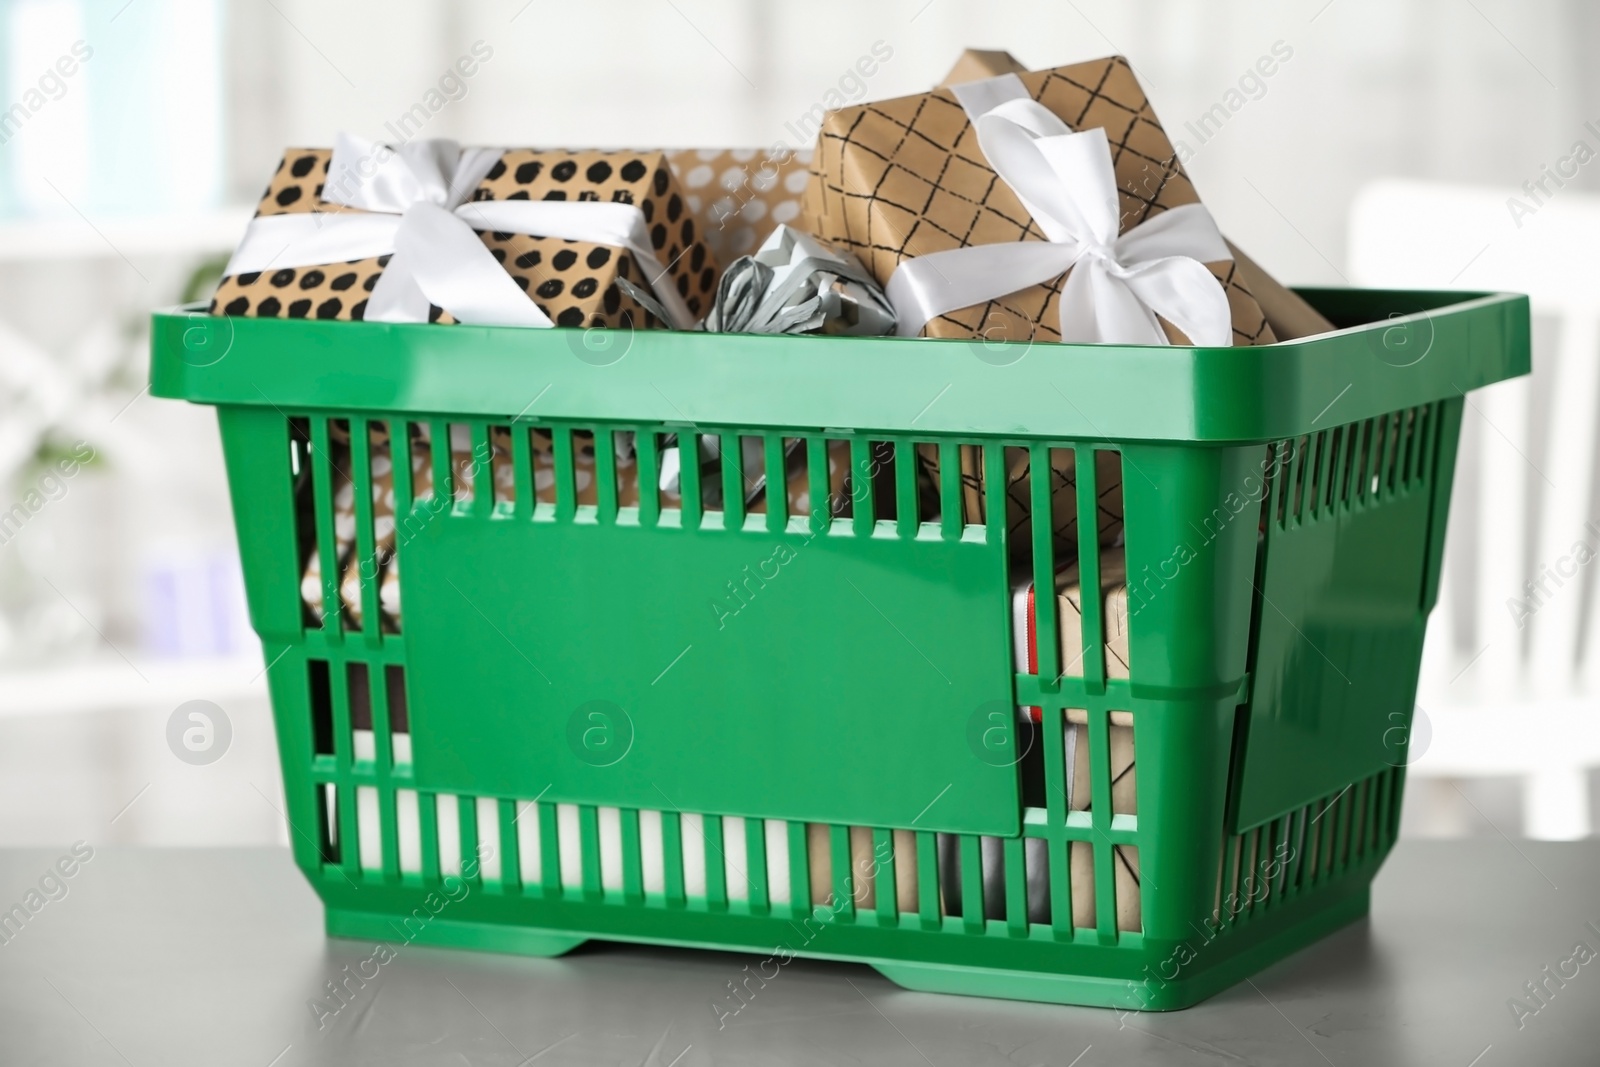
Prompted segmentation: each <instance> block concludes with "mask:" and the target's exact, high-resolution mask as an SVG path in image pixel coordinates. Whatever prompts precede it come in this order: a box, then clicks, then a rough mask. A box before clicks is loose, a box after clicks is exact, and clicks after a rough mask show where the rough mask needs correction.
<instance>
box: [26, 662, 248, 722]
mask: <svg viewBox="0 0 1600 1067" xmlns="http://www.w3.org/2000/svg"><path fill="white" fill-rule="evenodd" d="M263 666H264V664H263V663H262V661H261V657H260V656H259V655H250V656H239V657H230V658H226V659H222V658H216V659H172V660H135V661H134V665H133V666H130V665H129V663H128V662H127V661H126V660H123V659H122V658H120V657H118V656H115V655H110V656H100V657H96V658H94V659H92V660H87V661H80V662H68V663H62V664H58V665H53V666H50V667H45V668H41V669H38V670H13V671H5V672H0V718H12V717H17V716H25V715H61V714H70V713H74V712H97V711H118V710H125V709H129V708H143V707H152V706H158V707H167V708H176V707H177V706H178V705H179V704H182V703H184V702H185V701H188V700H210V701H213V702H215V703H218V704H221V705H223V706H224V707H226V706H227V705H228V704H229V703H230V702H232V701H239V700H265V699H266V698H267V676H266V672H265V671H264V670H263ZM135 668H137V669H135Z"/></svg>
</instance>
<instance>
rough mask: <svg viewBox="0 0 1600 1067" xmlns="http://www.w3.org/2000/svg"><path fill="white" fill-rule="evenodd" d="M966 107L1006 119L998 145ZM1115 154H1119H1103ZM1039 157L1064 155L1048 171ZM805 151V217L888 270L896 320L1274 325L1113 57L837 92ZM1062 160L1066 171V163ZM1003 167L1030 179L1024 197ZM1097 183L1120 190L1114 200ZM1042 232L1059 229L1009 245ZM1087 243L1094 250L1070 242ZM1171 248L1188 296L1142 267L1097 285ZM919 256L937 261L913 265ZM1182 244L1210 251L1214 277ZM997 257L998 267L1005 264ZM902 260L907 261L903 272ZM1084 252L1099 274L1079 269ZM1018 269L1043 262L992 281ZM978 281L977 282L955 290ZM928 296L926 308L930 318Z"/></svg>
mask: <svg viewBox="0 0 1600 1067" xmlns="http://www.w3.org/2000/svg"><path fill="white" fill-rule="evenodd" d="M997 83H998V84H997ZM974 86H976V87H978V88H974ZM1024 101H1031V103H1029V104H1024V103H1023V102H1024ZM1019 105H1021V106H1019ZM974 115H976V116H978V117H979V119H980V120H981V121H982V123H983V126H982V128H995V127H996V126H997V124H998V125H999V126H1001V127H1004V128H1002V129H1000V132H999V133H997V134H995V135H994V136H993V137H992V138H991V139H990V140H991V144H990V149H991V151H990V152H987V153H986V151H985V150H984V148H983V147H982V146H981V145H980V143H979V141H980V136H988V135H983V134H981V130H980V127H979V126H977V125H975V123H974V118H973V116H974ZM1041 116H1042V120H1041ZM1052 124H1053V125H1052ZM1047 127H1048V128H1047ZM1039 131H1043V132H1042V133H1040V132H1039ZM1094 131H1100V133H1095V132H1094ZM1074 132H1076V133H1077V134H1079V135H1087V136H1088V138H1089V140H1088V141H1082V142H1080V141H1074V142H1072V147H1071V150H1070V151H1061V152H1052V153H1051V155H1049V156H1048V157H1045V156H1040V157H1038V158H1034V157H1032V156H1029V158H1025V159H1024V158H1022V157H1023V156H1028V155H1029V153H1030V152H1035V151H1036V150H1037V146H1036V144H1033V145H1030V141H1031V139H1032V138H1033V137H1034V136H1035V134H1036V133H1037V134H1038V135H1039V136H1040V137H1041V139H1042V138H1043V137H1044V136H1046V135H1048V136H1050V137H1056V136H1059V135H1061V134H1062V133H1067V134H1068V135H1071V134H1072V133H1074ZM1102 138H1103V145H1104V147H1103V148H1100V147H1099V144H1100V143H1102V141H1101V140H1100V139H1102ZM1090 142H1093V144H1091V143H1090ZM1019 144H1020V145H1021V147H1020V149H1019V150H1018V151H1016V152H1012V151H1009V149H1017V148H1018V145H1019ZM996 146H1001V147H1006V148H1007V149H1008V151H1007V152H1006V153H1002V154H1001V161H1000V162H999V164H998V166H999V167H1000V169H1002V170H1004V171H1005V172H1006V174H1005V175H1001V174H999V173H997V170H996V166H997V164H996V161H995V160H992V159H990V158H989V157H990V154H993V153H994V152H995V151H996V150H997V149H996ZM1097 153H1098V155H1097ZM1106 155H1109V167H1110V170H1109V172H1104V168H1105V163H1104V161H1103V160H1102V159H1101V158H1099V157H1100V156H1106ZM1041 158H1042V159H1045V160H1046V161H1047V162H1048V163H1049V165H1050V166H1059V167H1060V168H1061V169H1060V170H1058V171H1057V172H1056V173H1055V176H1054V177H1052V178H1050V179H1049V180H1047V181H1043V182H1041V181H1040V180H1039V173H1040V167H1041V166H1043V165H1044V164H1042V163H1040V159H1041ZM1019 160H1020V162H1019ZM813 167H814V169H815V170H816V171H817V172H818V173H819V174H820V175H821V181H820V183H819V185H818V186H817V187H816V188H814V189H813V190H812V192H811V194H810V195H808V196H807V197H806V199H805V203H804V207H805V212H806V214H805V221H806V227H807V228H808V229H809V230H810V231H811V232H813V233H815V234H817V235H818V236H819V237H821V238H822V239H824V240H826V241H829V242H831V243H833V244H835V245H837V246H838V247H840V248H843V249H846V250H849V251H852V252H854V253H855V254H856V255H857V257H858V258H860V259H861V261H862V262H863V263H864V264H865V265H866V267H867V269H868V270H869V271H870V272H871V273H872V274H873V276H874V277H876V278H877V279H878V281H879V282H880V283H882V284H884V285H885V287H886V288H887V289H888V291H889V294H890V297H891V298H892V299H894V300H895V304H896V308H897V309H898V310H900V312H901V331H902V333H916V332H920V333H921V334H922V335H923V336H929V337H957V338H975V337H983V338H986V339H990V340H1012V341H1015V340H1052V341H1055V340H1062V339H1063V338H1065V339H1067V340H1075V341H1111V342H1122V343H1163V342H1170V343H1205V344H1213V345H1227V344H1238V345H1243V344H1251V345H1254V344H1269V343H1271V342H1273V341H1274V340H1276V335H1275V334H1274V332H1273V330H1272V327H1271V326H1270V325H1269V324H1268V322H1267V319H1266V316H1265V314H1264V313H1263V311H1262V308H1261V306H1260V304H1259V303H1258V302H1257V301H1256V299H1255V297H1254V296H1253V295H1252V293H1251V291H1250V288H1249V286H1248V284H1247V282H1246V281H1245V280H1244V278H1243V276H1242V274H1241V272H1240V271H1239V269H1238V265H1237V264H1236V263H1235V262H1234V260H1233V259H1232V257H1231V253H1230V252H1229V251H1228V250H1227V247H1226V245H1225V244H1224V243H1223V241H1222V239H1221V235H1220V234H1219V233H1217V232H1216V230H1215V226H1214V224H1212V223H1210V220H1209V216H1206V215H1204V211H1203V208H1199V207H1198V205H1199V197H1198V196H1197V194H1196V193H1195V190H1194V187H1193V185H1192V184H1191V183H1190V181H1189V178H1188V176H1187V175H1186V174H1185V172H1184V170H1183V166H1182V164H1181V162H1179V160H1178V158H1177V153H1176V152H1175V150H1174V149H1173V146H1172V143H1171V141H1170V140H1169V139H1168V138H1167V135H1166V133H1165V132H1164V131H1163V130H1162V128H1161V126H1160V124H1159V122H1158V121H1157V120H1156V117H1155V114H1154V112H1153V111H1152V109H1151V107H1150V104H1149V102H1148V100H1147V99H1146V98H1145V94H1144V91H1143V89H1142V88H1141V87H1140V85H1139V82H1138V79H1137V78H1136V77H1135V76H1134V74H1133V71H1132V69H1131V68H1130V67H1129V65H1128V63H1127V61H1126V60H1124V59H1122V58H1121V57H1112V58H1109V59H1102V60H1094V61H1091V62H1087V63H1079V64H1074V65H1072V66H1067V67H1059V68H1056V69H1053V70H1046V71H1038V72H1023V73H1013V74H1004V75H1002V76H1001V77H1000V78H999V79H990V80H988V81H982V82H972V83H967V84H966V85H965V86H956V87H953V88H938V89H935V90H933V91H932V92H930V93H924V94H920V95H917V96H908V97H901V98H898V99H895V100H887V101H880V102H877V103H872V104H865V105H859V106H852V107H846V108H841V109H839V110H837V111H834V112H830V113H829V114H828V116H827V118H826V119H825V120H824V123H823V126H822V131H821V134H820V137H819V141H818V150H817V157H816V159H815V160H814V161H813ZM1067 173H1070V174H1071V175H1074V177H1073V178H1072V180H1064V179H1063V180H1057V179H1058V178H1060V177H1061V175H1062V174H1067ZM1011 182H1015V183H1016V184H1018V185H1020V186H1022V187H1023V188H1026V189H1028V190H1029V198H1028V203H1027V204H1026V205H1025V203H1024V200H1023V199H1022V198H1021V197H1020V196H1019V193H1018V192H1017V191H1015V190H1014V188H1013V185H1012V184H1009V183H1011ZM1102 197H1114V199H1115V207H1114V208H1113V207H1112V206H1111V203H1110V200H1109V199H1102ZM1073 198H1078V199H1077V200H1074V199H1073ZM1063 199H1064V200H1065V201H1066V202H1064V203H1063V202H1062V201H1063ZM1041 203H1044V204H1046V205H1047V209H1040V204H1041ZM1113 213H1114V215H1115V217H1114V218H1113V217H1112V216H1113ZM1166 215H1171V216H1172V218H1170V219H1163V216H1166ZM1074 220H1076V221H1074ZM1084 220H1088V221H1087V222H1085V221H1084ZM1074 227H1076V229H1075V230H1074V232H1073V233H1071V234H1068V233H1067V232H1066V230H1068V229H1073V228H1074ZM1108 227H1109V229H1108ZM1103 231H1104V232H1103ZM1047 241H1048V242H1049V243H1052V244H1057V245H1060V246H1062V247H1061V249H1060V250H1038V249H1024V250H1022V251H1020V252H1017V251H1015V248H1016V246H1017V245H1020V244H1029V243H1036V242H1037V243H1044V242H1047ZM986 246H995V247H994V248H992V249H989V250H988V251H986V252H984V253H982V254H981V258H979V259H974V258H972V257H971V256H970V255H968V256H967V257H965V258H964V259H962V260H957V259H953V258H951V256H950V253H952V252H954V251H956V250H973V249H983V248H986ZM1000 246H1009V247H1004V248H1002V247H1000ZM1084 248H1088V249H1089V250H1090V251H1089V252H1088V253H1087V254H1084V255H1079V258H1078V259H1072V255H1073V254H1076V253H1078V252H1081V251H1082V249H1084ZM1190 251H1192V252H1194V253H1195V254H1194V255H1187V254H1184V255H1181V256H1174V255H1169V253H1173V252H1184V253H1187V252H1190ZM1202 256H1203V257H1204V258H1203V259H1202V258H1197V257H1202ZM930 257H933V258H930ZM1173 258H1181V259H1184V260H1185V261H1186V262H1185V264H1184V265H1183V266H1182V267H1181V268H1180V267H1178V266H1173V267H1171V268H1170V269H1171V270H1173V271H1175V272H1176V273H1175V274H1173V275H1172V277H1174V278H1178V277H1179V276H1181V286H1180V288H1181V289H1182V291H1183V293H1184V299H1183V300H1182V301H1180V302H1178V303H1173V302H1171V301H1170V300H1168V299H1166V298H1164V297H1160V296H1154V297H1151V292H1150V289H1149V287H1147V286H1142V285H1141V284H1140V283H1138V282H1137V281H1136V282H1134V283H1133V285H1132V286H1131V287H1130V288H1129V289H1128V292H1134V293H1136V294H1137V293H1143V295H1135V296H1134V297H1132V298H1130V297H1129V296H1128V292H1124V291H1123V290H1120V289H1119V290H1118V292H1117V294H1116V296H1115V298H1114V299H1111V300H1109V301H1107V300H1103V299H1100V298H1099V297H1098V296H1096V293H1097V292H1102V295H1103V291H1104V290H1105V289H1107V286H1106V285H1104V284H1102V283H1103V281H1104V278H1105V277H1106V276H1107V275H1106V273H1105V272H1107V271H1110V272H1111V274H1112V275H1115V276H1116V277H1117V278H1118V279H1121V273H1119V272H1120V271H1121V270H1122V268H1126V267H1142V268H1144V269H1146V270H1147V271H1148V270H1150V269H1154V268H1152V267H1151V266H1150V264H1152V263H1153V262H1154V261H1155V260H1156V259H1173ZM918 260H926V261H927V262H926V263H925V264H924V265H923V266H922V267H909V265H910V264H915V263H916V262H917V261H918ZM1112 261H1114V262H1112ZM1187 261H1194V262H1195V263H1203V265H1204V269H1205V271H1206V272H1208V273H1209V274H1210V276H1211V277H1212V279H1213V280H1214V284H1211V285H1207V284H1206V283H1204V282H1203V280H1202V279H1201V278H1200V277H1198V276H1197V274H1196V271H1197V270H1198V267H1195V268H1193V269H1191V268H1190V266H1189V265H1188V263H1187ZM997 263H1003V264H1004V265H1005V266H1006V269H1005V270H999V271H997V270H996V269H994V267H995V264H997ZM1018 264H1021V265H1020V266H1019V265H1018ZM903 266H906V267H908V269H907V270H906V271H905V272H903V273H905V278H903V279H900V280H899V281H897V280H896V279H895V275H896V273H897V272H900V271H901V268H902V267H903ZM1056 267H1062V269H1061V270H1055V268H1056ZM1013 268H1014V269H1013ZM1086 269H1087V270H1088V271H1089V272H1090V274H1091V275H1092V277H1089V278H1085V279H1084V280H1083V281H1081V282H1077V283H1073V282H1072V281H1071V279H1072V276H1073V274H1074V273H1076V272H1078V271H1080V270H1086ZM1162 269H1167V268H1162ZM1052 270H1055V273H1053V274H1052V273H1050V271H1052ZM1096 272H1099V273H1096ZM1018 278H1029V279H1037V280H1031V281H1028V282H1027V284H1024V285H1018V286H1017V287H1015V288H1012V289H1009V291H998V288H999V287H1000V286H1002V285H1009V284H1010V283H1011V282H1012V281H1015V280H1017V279H1018ZM974 292H976V293H978V294H979V295H980V297H981V298H980V299H968V300H966V302H965V303H956V302H955V301H956V300H958V299H965V298H966V297H969V296H971V295H972V294H973V293H974ZM1064 292H1065V293H1066V296H1067V312H1068V313H1067V315H1066V317H1065V318H1063V317H1062V314H1061V312H1062V301H1063V293H1064ZM1146 297H1151V298H1152V299H1154V301H1155V304H1154V305H1152V304H1150V303H1148V302H1144V301H1145V299H1146ZM910 298H915V299H910ZM1135 302H1142V306H1139V307H1134V306H1133V304H1134V303H1135ZM1155 305H1160V306H1155ZM908 308H910V309H912V310H909V311H908ZM918 310H920V311H923V312H927V313H928V314H927V316H926V323H925V325H921V326H920V329H919V323H918V322H917V321H916V320H917V319H920V318H922V317H923V315H922V314H920V313H917V311H918ZM1177 320H1181V324H1180V322H1179V321H1177ZM1063 324H1064V325H1065V327H1066V333H1065V334H1063V329H1062V327H1063ZM1185 329H1188V330H1189V331H1191V332H1193V333H1196V334H1199V335H1200V336H1195V337H1190V336H1189V334H1188V333H1186V332H1185Z"/></svg>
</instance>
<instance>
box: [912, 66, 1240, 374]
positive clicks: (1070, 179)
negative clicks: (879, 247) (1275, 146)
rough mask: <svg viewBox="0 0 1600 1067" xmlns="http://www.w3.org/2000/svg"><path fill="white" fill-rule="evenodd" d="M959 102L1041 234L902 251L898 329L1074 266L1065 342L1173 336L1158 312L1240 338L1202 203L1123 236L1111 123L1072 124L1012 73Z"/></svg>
mask: <svg viewBox="0 0 1600 1067" xmlns="http://www.w3.org/2000/svg"><path fill="white" fill-rule="evenodd" d="M954 91H955V93H956V96H957V99H959V100H960V101H961V104H962V106H963V107H964V108H966V110H967V113H968V115H969V116H970V117H971V118H972V123H973V126H974V127H975V128H976V130H977V133H978V145H979V147H980V148H981V149H982V150H983V154H984V157H985V158H986V159H987V160H988V161H989V166H990V167H992V168H993V169H994V172H995V174H997V175H998V176H999V177H1000V179H1001V180H1002V181H1004V182H1005V183H1006V184H1007V185H1008V186H1010V187H1011V189H1012V191H1013V192H1015V193H1016V194H1017V198H1018V199H1019V200H1021V201H1022V204H1023V206H1024V207H1025V208H1027V210H1028V214H1030V215H1031V216H1033V219H1034V221H1035V222H1036V223H1038V225H1039V229H1041V230H1042V231H1044V235H1045V238H1046V240H1044V241H1006V242H1001V243H998V244H984V245H972V246H970V247H967V248H953V249H950V250H948V251H944V252H932V253H929V254H928V255H924V256H917V257H916V258H914V259H908V260H905V261H904V262H902V263H901V264H900V266H899V267H898V268H896V269H895V272H894V274H892V275H891V276H890V278H889V284H888V286H887V290H886V291H887V293H888V296H889V300H890V302H891V303H893V304H894V307H895V314H896V318H897V320H898V327H897V329H898V333H899V335H900V336H901V337H915V336H916V335H917V334H918V333H920V332H921V331H922V328H923V326H925V325H926V324H927V323H928V322H929V321H931V320H932V319H935V318H938V317H939V316H940V315H943V314H946V313H947V312H951V311H955V310H958V309H960V308H965V307H971V306H973V305H974V304H981V303H985V302H987V301H989V300H995V299H998V298H1000V297H1003V296H1006V295H1008V294H1010V293H1015V292H1017V291H1019V290H1022V289H1026V288H1028V287H1029V286H1033V285H1038V284H1039V283H1041V282H1046V281H1049V280H1050V279H1052V278H1056V277H1059V276H1061V275H1062V274H1064V273H1066V272H1067V271H1068V270H1070V271H1071V273H1070V274H1068V275H1067V280H1066V283H1065V284H1064V285H1063V287H1062V290H1061V299H1060V305H1061V308H1060V310H1061V339H1062V340H1063V341H1066V342H1072V343H1090V344H1093V343H1110V344H1147V345H1165V344H1169V343H1170V342H1169V341H1168V339H1167V335H1166V333H1165V332H1164V331H1163V330H1162V328H1161V324H1160V323H1159V322H1158V321H1157V320H1156V316H1157V315H1160V316H1161V317H1162V318H1164V319H1166V320H1167V321H1168V322H1170V323H1172V324H1173V325H1174V326H1176V327H1177V328H1178V329H1179V330H1182V331H1183V333H1184V336H1186V337H1188V338H1189V340H1190V342H1191V343H1193V344H1196V345H1204V346H1214V347H1226V346H1228V345H1231V344H1232V343H1233V325H1232V315H1231V313H1230V311H1229V308H1228V297H1227V294H1226V293H1225V292H1224V291H1223V288H1222V286H1221V284H1220V283H1219V282H1218V281H1217V279H1216V276H1215V275H1213V274H1212V273H1211V271H1210V270H1209V269H1207V268H1206V266H1205V264H1206V263H1208V262H1213V261H1216V260H1223V259H1231V258H1232V253H1231V252H1229V250H1228V246H1227V244H1226V242H1224V241H1223V239H1222V234H1221V233H1220V232H1218V230H1217V227H1216V223H1215V222H1213V221H1212V219H1211V215H1210V213H1209V212H1207V211H1206V209H1205V208H1204V207H1202V206H1201V205H1199V204H1187V205H1184V206H1182V207H1176V208H1172V209H1171V210H1168V211H1164V212H1162V213H1161V214H1159V215H1156V216H1155V217H1153V218H1151V219H1149V220H1148V221H1146V222H1143V223H1140V224H1139V225H1138V226H1135V227H1133V228H1132V229H1131V230H1129V231H1128V232H1127V233H1124V234H1121V235H1120V236H1119V235H1118V226H1119V218H1118V206H1117V181H1116V172H1115V170H1114V169H1113V167H1112V161H1111V148H1110V145H1109V143H1108V142H1107V140H1106V133H1105V130H1103V129H1099V128H1095V129H1089V130H1084V131H1083V132H1081V133H1073V132H1072V131H1071V129H1070V128H1069V127H1068V126H1067V125H1066V123H1064V122H1062V121H1061V119H1060V118H1058V117H1057V116H1056V115H1055V114H1054V113H1052V112H1051V111H1049V110H1048V109H1047V108H1045V107H1044V106H1043V105H1041V104H1039V103H1038V102H1037V101H1035V100H1033V99H1032V98H1030V97H1029V96H1028V93H1027V89H1026V88H1025V87H1024V86H1023V84H1022V81H1021V80H1020V79H1019V78H1017V76H1016V75H1015V74H1006V75H1002V76H1001V77H999V78H990V79H985V80H983V81H979V82H971V83H968V84H966V85H958V86H956V87H955V89H954Z"/></svg>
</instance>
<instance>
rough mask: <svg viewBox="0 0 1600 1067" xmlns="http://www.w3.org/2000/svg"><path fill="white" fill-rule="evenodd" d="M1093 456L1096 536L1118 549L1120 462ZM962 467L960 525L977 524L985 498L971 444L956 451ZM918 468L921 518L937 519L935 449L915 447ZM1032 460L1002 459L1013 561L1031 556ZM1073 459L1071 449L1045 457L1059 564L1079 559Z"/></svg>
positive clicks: (1103, 453)
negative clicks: (921, 508) (963, 518)
mask: <svg viewBox="0 0 1600 1067" xmlns="http://www.w3.org/2000/svg"><path fill="white" fill-rule="evenodd" d="M1094 457H1095V496H1096V501H1095V513H1096V515H1097V516H1098V520H1099V527H1098V533H1097V537H1098V539H1099V543H1100V544H1101V545H1102V546H1106V547H1109V546H1111V545H1115V544H1117V543H1118V542H1119V541H1120V540H1121V537H1122V463H1121V460H1120V458H1119V457H1118V455H1117V454H1116V453H1115V452H1112V451H1110V450H1108V449H1097V450H1096V451H1095V454H1094ZM957 460H958V462H959V463H960V465H961V499H962V505H963V507H964V509H965V513H966V514H965V521H967V522H969V523H982V522H984V521H985V518H986V515H987V511H986V508H987V504H986V498H985V494H984V477H985V476H984V470H983V456H982V451H981V450H980V449H979V448H978V447H976V446H974V445H962V446H960V448H959V449H958V450H957ZM917 468H918V473H919V485H920V493H921V498H922V501H923V513H924V514H926V515H929V516H930V517H931V518H934V519H937V518H938V515H939V510H940V499H941V498H940V495H939V449H938V446H937V445H927V444H919V445H918V446H917ZM1031 471H1032V460H1031V459H1030V457H1029V455H1028V453H1027V452H1026V451H1025V450H1021V449H1019V450H1017V453H1016V455H1014V456H1007V457H1006V462H1005V479H1006V486H1005V490H1006V537H1007V542H1008V544H1009V546H1010V551H1011V554H1012V556H1014V557H1015V556H1019V555H1025V554H1026V553H1028V552H1030V551H1032V549H1031V545H1032V540H1031V531H1030V523H1031V522H1032V517H1033V500H1032V487H1031V485H1030V484H1029V475H1030V473H1031ZM1077 482H1078V477H1077V458H1076V453H1074V452H1073V451H1072V450H1070V449H1052V450H1051V453H1050V529H1051V535H1052V538H1053V541H1054V544H1055V553H1056V559H1057V561H1058V562H1063V563H1065V562H1070V561H1071V560H1074V559H1076V558H1077V556H1078V503H1077V501H1078V496H1077V492H1078V490H1077Z"/></svg>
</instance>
